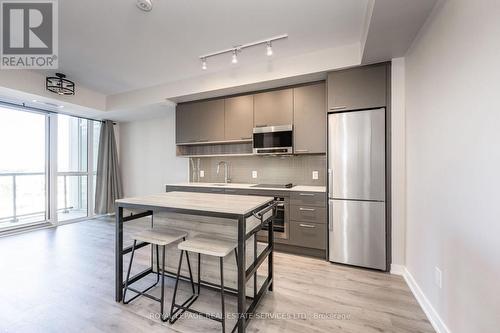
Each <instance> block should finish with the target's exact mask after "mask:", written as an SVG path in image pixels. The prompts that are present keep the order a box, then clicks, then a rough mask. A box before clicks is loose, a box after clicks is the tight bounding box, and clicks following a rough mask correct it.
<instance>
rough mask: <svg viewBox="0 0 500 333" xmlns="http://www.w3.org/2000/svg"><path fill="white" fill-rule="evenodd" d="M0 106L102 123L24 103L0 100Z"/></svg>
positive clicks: (101, 121) (102, 121)
mask: <svg viewBox="0 0 500 333" xmlns="http://www.w3.org/2000/svg"><path fill="white" fill-rule="evenodd" d="M0 105H3V106H7V107H10V108H23V109H27V110H31V111H35V112H41V113H52V114H62V115H65V116H70V117H76V118H80V119H85V120H92V121H98V122H100V123H104V120H99V119H94V118H88V117H80V116H75V115H73V114H69V113H66V112H56V111H51V110H45V109H41V108H37V107H34V106H27V105H26V104H25V103H21V104H17V103H12V102H6V101H2V100H0ZM113 125H116V123H115V122H113Z"/></svg>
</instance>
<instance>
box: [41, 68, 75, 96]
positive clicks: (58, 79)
mask: <svg viewBox="0 0 500 333" xmlns="http://www.w3.org/2000/svg"><path fill="white" fill-rule="evenodd" d="M65 77H66V75H64V74H61V73H56V76H48V77H47V78H46V80H45V88H46V89H47V90H48V91H50V92H53V93H54V94H58V95H74V94H75V83H74V82H73V81H70V80H68V79H65Z"/></svg>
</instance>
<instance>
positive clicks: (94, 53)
mask: <svg viewBox="0 0 500 333" xmlns="http://www.w3.org/2000/svg"><path fill="white" fill-rule="evenodd" d="M152 1H153V10H152V11H151V12H148V13H145V12H142V11H140V10H139V9H137V8H136V6H135V2H136V0H105V1H102V0H85V1H83V0H64V1H59V48H60V49H59V67H60V68H59V70H58V71H59V72H63V73H65V74H67V75H68V76H69V78H70V79H72V80H73V81H75V82H76V84H77V93H76V95H75V96H62V97H61V96H57V95H54V94H51V93H48V92H46V91H45V89H44V80H45V75H47V74H48V73H50V74H52V73H53V72H54V71H50V72H49V71H26V70H16V71H3V73H1V74H2V75H0V99H2V98H4V99H5V98H7V99H9V100H17V101H19V102H26V101H31V100H32V99H37V100H38V101H42V102H50V103H56V104H61V105H64V106H65V110H71V111H72V112H73V111H74V112H75V114H80V115H83V116H89V115H92V116H95V117H99V118H109V119H113V120H133V119H141V118H147V117H151V116H157V115H160V114H162V113H163V112H168V110H171V109H172V103H171V102H179V101H187V100H194V99H200V98H208V97H215V96H222V95H227V94H231V93H241V92H246V91H255V90H258V89H262V88H273V87H278V86H283V85H288V84H296V83H300V82H308V81H311V80H318V79H324V77H325V76H326V73H327V72H329V71H332V70H337V69H341V68H347V67H352V66H359V65H360V64H367V63H374V62H381V61H389V60H391V59H392V58H395V57H401V56H404V54H405V53H406V51H407V49H408V47H410V45H411V43H412V41H413V39H414V38H415V36H416V35H417V33H418V31H419V30H420V27H421V26H422V25H423V24H424V22H425V20H426V19H427V17H428V16H429V15H430V12H431V11H432V8H433V7H434V5H435V3H436V2H437V1H438V0H418V1H416V0H251V1H244V0H211V1H207V0H152ZM285 33H286V34H288V35H289V38H288V39H286V40H283V41H278V42H276V43H274V44H273V49H274V53H275V54H274V55H273V56H272V57H267V56H266V55H265V47H264V46H261V47H256V48H253V49H246V50H244V51H243V52H242V53H241V54H240V55H239V57H238V58H239V63H238V64H237V65H233V64H231V63H230V55H221V56H218V57H216V58H215V59H209V61H208V70H206V71H203V70H202V69H201V63H200V60H199V58H198V57H199V56H200V55H202V54H206V53H210V52H213V51H217V50H220V49H227V48H231V47H233V46H235V45H238V44H245V43H249V42H253V41H256V40H261V39H265V38H269V37H272V36H275V35H281V34H285Z"/></svg>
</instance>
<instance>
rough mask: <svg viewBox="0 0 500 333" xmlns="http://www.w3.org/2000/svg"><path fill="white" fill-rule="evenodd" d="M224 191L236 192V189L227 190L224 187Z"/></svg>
mask: <svg viewBox="0 0 500 333" xmlns="http://www.w3.org/2000/svg"><path fill="white" fill-rule="evenodd" d="M226 192H236V190H228V189H226Z"/></svg>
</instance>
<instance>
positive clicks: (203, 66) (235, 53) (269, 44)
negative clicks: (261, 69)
mask: <svg viewBox="0 0 500 333" xmlns="http://www.w3.org/2000/svg"><path fill="white" fill-rule="evenodd" d="M285 38H288V35H287V34H285V35H279V36H275V37H271V38H267V39H264V40H259V41H256V42H252V43H248V44H243V45H238V46H234V47H232V48H230V49H225V50H221V51H217V52H213V53H209V54H205V55H202V56H200V60H201V69H203V70H205V69H207V59H208V58H210V57H215V56H217V55H219V54H225V53H232V56H231V63H232V64H237V63H238V53H239V52H241V51H242V50H243V49H246V48H249V47H252V46H257V45H263V44H265V45H266V55H267V56H269V57H270V56H272V55H273V47H272V42H274V41H277V40H280V39H285Z"/></svg>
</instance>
